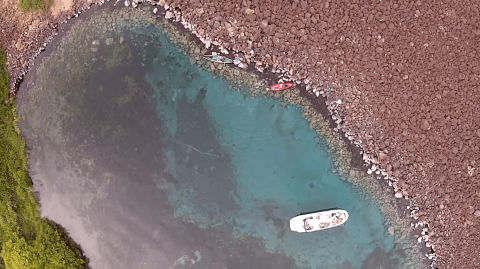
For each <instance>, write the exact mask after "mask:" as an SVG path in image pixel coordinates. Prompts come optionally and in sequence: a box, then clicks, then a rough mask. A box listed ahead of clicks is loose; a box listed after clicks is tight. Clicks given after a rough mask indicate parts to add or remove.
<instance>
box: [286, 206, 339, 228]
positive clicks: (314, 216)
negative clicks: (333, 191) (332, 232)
mask: <svg viewBox="0 0 480 269" xmlns="http://www.w3.org/2000/svg"><path fill="white" fill-rule="evenodd" d="M347 219H348V212H347V211H345V210H342V209H334V210H328V211H321V212H314V213H308V214H303V215H299V216H296V217H294V218H292V219H291V220H290V230H292V231H294V232H299V233H311V232H315V231H320V230H325V229H328V228H333V227H337V226H340V225H342V224H344V223H345V222H346V221H347Z"/></svg>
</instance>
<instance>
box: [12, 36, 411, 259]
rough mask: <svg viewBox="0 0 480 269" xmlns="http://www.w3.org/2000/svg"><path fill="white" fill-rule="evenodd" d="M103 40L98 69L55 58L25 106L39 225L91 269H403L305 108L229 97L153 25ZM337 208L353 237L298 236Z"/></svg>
mask: <svg viewBox="0 0 480 269" xmlns="http://www.w3.org/2000/svg"><path fill="white" fill-rule="evenodd" d="M96 38H97V39H98V40H99V43H98V44H97V43H96V42H95V43H94V44H93V43H92V44H93V45H92V48H95V49H92V50H90V51H89V52H88V53H92V57H90V58H91V59H90V58H88V59H87V60H86V61H87V62H88V69H86V70H83V71H82V72H80V71H78V70H77V69H73V68H74V67H72V66H75V61H77V62H78V61H81V60H79V59H80V57H79V56H78V54H80V53H85V51H70V52H68V53H65V52H64V53H60V52H57V51H54V52H52V54H51V55H50V57H49V58H48V59H46V60H45V63H44V64H43V67H42V68H41V69H39V70H38V73H35V75H34V76H30V77H27V79H26V81H25V83H24V84H23V85H22V88H21V90H20V93H19V97H18V114H19V117H20V118H21V120H20V123H19V126H20V129H21V131H22V134H23V135H24V136H25V138H26V139H27V141H28V144H29V147H30V160H29V162H30V167H31V171H32V179H33V181H34V184H35V189H36V190H37V191H38V192H39V194H40V202H41V205H42V215H43V216H45V217H48V218H50V219H52V220H53V221H55V222H57V223H59V224H60V225H62V226H64V227H66V229H67V231H68V232H69V233H70V234H71V236H72V238H73V239H74V240H76V241H77V242H78V243H79V244H80V245H81V246H82V247H83V249H84V251H85V253H86V255H87V256H88V257H89V258H90V260H91V266H92V268H94V269H97V268H102V269H108V268H131V269H133V268H211V269H214V268H249V269H253V268H315V269H316V268H403V267H402V266H403V265H402V260H401V259H402V258H401V257H402V255H401V254H402V253H401V251H399V250H398V249H396V248H395V245H394V243H393V242H394V240H393V239H394V238H393V236H391V235H390V234H389V233H388V232H387V228H388V227H385V226H384V225H383V217H382V215H381V213H380V211H379V209H378V208H377V207H376V206H375V205H374V204H373V203H372V202H370V201H368V200H365V199H364V198H363V196H362V195H359V194H358V193H357V192H356V191H355V190H354V189H353V188H352V186H351V185H349V184H347V183H345V182H343V181H342V180H341V179H340V178H339V177H338V176H337V175H336V174H334V173H331V172H330V168H331V164H332V160H331V159H330V156H329V155H328V154H327V146H326V145H325V144H324V143H322V142H320V143H319V142H318V141H317V140H318V137H317V133H316V132H315V131H312V130H310V129H309V125H308V122H307V121H306V120H305V119H304V118H302V113H301V110H300V108H298V107H294V106H285V105H282V103H280V102H279V101H276V100H272V99H268V98H266V97H256V98H253V97H250V96H246V95H244V94H242V93H240V92H238V91H234V90H232V89H231V87H229V84H228V83H227V82H226V81H224V80H222V79H221V78H218V77H212V76H211V75H210V74H209V73H208V72H207V71H201V70H199V69H198V66H196V65H195V64H192V63H191V61H190V59H188V58H187V57H186V56H185V55H183V54H182V53H180V52H179V51H178V50H177V49H176V48H175V47H174V46H173V45H172V43H171V42H170V41H169V40H168V38H167V37H166V35H164V34H163V33H161V32H160V31H159V30H157V29H156V28H153V27H147V28H138V29H135V31H126V32H124V33H122V34H121V35H117V34H114V33H112V34H111V35H109V36H106V37H96ZM106 38H112V40H113V42H110V41H111V40H109V41H107V43H106V42H105V41H106ZM89 42H90V41H89ZM90 43H91V42H90ZM90 43H89V44H90ZM81 59H83V58H81ZM93 59H94V60H93ZM89 61H91V62H89ZM34 79H35V80H34ZM330 208H341V209H344V210H347V211H348V212H349V214H350V218H349V220H348V221H347V222H346V224H345V225H344V226H342V227H338V228H334V229H328V230H324V231H321V232H315V233H308V234H305V233H302V234H301V233H296V232H292V231H290V229H289V220H290V218H292V217H294V216H296V215H298V214H301V213H305V212H311V211H318V210H325V209H330ZM372 266H374V267H372Z"/></svg>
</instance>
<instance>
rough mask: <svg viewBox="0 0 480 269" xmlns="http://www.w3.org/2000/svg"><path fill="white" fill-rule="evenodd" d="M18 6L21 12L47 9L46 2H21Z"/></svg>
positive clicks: (36, 0) (27, 0)
mask: <svg viewBox="0 0 480 269" xmlns="http://www.w3.org/2000/svg"><path fill="white" fill-rule="evenodd" d="M18 6H19V7H20V9H21V10H30V9H45V8H46V7H47V4H46V3H45V1H44V0H20V1H19V2H18Z"/></svg>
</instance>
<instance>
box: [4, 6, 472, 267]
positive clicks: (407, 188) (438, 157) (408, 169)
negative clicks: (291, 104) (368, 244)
mask: <svg viewBox="0 0 480 269" xmlns="http://www.w3.org/2000/svg"><path fill="white" fill-rule="evenodd" d="M134 3H137V2H134ZM89 4H91V3H88V2H81V1H80V2H76V3H75V5H74V9H73V10H71V11H69V12H70V13H68V12H66V13H63V14H61V16H59V17H57V18H52V17H48V16H46V17H45V18H44V21H42V22H41V23H39V25H44V26H42V27H43V28H41V29H42V30H38V31H36V32H35V31H33V30H30V31H27V32H28V33H25V32H21V31H20V30H19V29H18V27H17V28H15V26H12V25H9V26H11V27H9V28H4V26H2V30H4V29H15V30H11V31H10V32H9V31H5V30H4V31H2V36H1V39H0V42H1V44H2V46H3V47H4V48H5V50H6V51H7V54H8V60H9V62H8V71H9V73H10V74H12V76H13V77H15V78H18V80H17V83H18V82H19V81H21V79H20V77H21V75H22V74H23V73H24V70H25V68H26V67H28V63H27V64H25V59H29V58H32V57H31V56H34V55H36V54H38V52H39V49H38V48H40V47H42V46H44V45H45V44H44V42H45V38H46V39H48V37H49V36H51V35H52V34H53V33H54V31H55V27H56V25H57V24H58V23H59V22H61V21H63V20H65V19H60V18H62V16H63V18H65V16H72V15H73V14H75V13H74V10H81V9H84V8H86V7H88V6H89ZM120 4H123V3H120ZM127 4H128V5H131V4H132V2H130V1H126V2H125V5H127ZM152 4H154V5H160V6H163V7H165V8H166V12H165V17H167V18H170V19H172V20H177V21H178V22H179V23H180V22H181V23H183V24H184V25H185V26H186V28H187V29H190V30H191V31H192V32H193V33H196V35H197V36H198V37H199V38H200V39H201V40H202V41H203V42H204V43H205V44H206V46H207V47H210V45H211V44H213V45H218V46H219V49H220V50H221V51H222V50H223V51H224V52H225V48H233V50H235V51H238V52H243V53H245V56H244V58H245V63H254V65H252V64H251V65H250V67H252V66H256V67H257V69H258V70H259V72H260V71H262V70H265V69H267V68H270V69H269V70H272V68H273V69H274V71H277V72H280V70H283V71H284V72H285V73H286V75H288V77H289V78H292V79H293V80H295V81H296V82H297V83H299V82H300V83H305V84H306V85H307V86H306V88H305V91H304V92H302V94H305V96H306V97H307V98H308V99H309V100H310V102H312V103H315V102H318V103H322V102H325V100H326V103H327V105H329V107H330V108H331V109H330V113H333V117H332V119H333V120H334V121H335V124H338V125H337V126H335V127H334V128H336V129H337V130H341V131H343V132H344V133H345V134H346V139H348V140H349V141H350V140H351V141H355V143H356V144H358V145H360V146H361V148H362V159H363V160H364V161H366V162H368V163H370V164H371V166H370V167H369V168H368V170H367V172H368V173H373V174H377V175H378V176H380V175H384V176H385V177H386V178H388V179H389V180H392V181H391V184H392V185H393V187H394V190H395V192H396V194H395V196H396V197H397V198H401V197H407V198H408V199H409V201H412V199H413V200H414V201H415V202H414V203H412V204H411V205H410V206H412V207H413V206H418V209H417V210H414V211H413V214H412V216H413V217H414V218H415V219H419V220H421V222H422V223H428V224H429V230H428V231H426V230H425V231H423V234H424V236H423V237H422V238H421V239H420V241H421V240H425V241H428V242H427V246H435V254H436V258H437V263H436V264H435V265H436V266H437V267H438V268H476V267H478V266H480V260H479V258H478V257H475V256H472V255H471V254H470V250H471V249H475V248H476V247H477V246H478V245H479V244H480V243H478V242H477V240H476V236H478V230H479V229H480V224H479V223H480V221H479V220H480V207H479V206H480V188H479V187H480V186H479V185H480V182H479V180H478V178H479V174H478V171H477V170H478V169H477V166H478V162H479V161H480V160H478V157H477V156H476V154H475V153H476V152H479V145H480V143H479V142H480V122H479V120H478V119H480V115H479V114H480V113H479V112H478V110H476V109H475V107H474V106H475V104H477V103H478V101H479V99H480V95H479V94H480V92H479V90H478V89H479V73H480V69H479V68H480V67H479V66H478V63H479V61H478V58H479V55H478V51H476V48H475V44H476V42H477V43H478V41H479V39H480V29H477V28H476V27H477V25H479V24H478V19H477V18H478V17H479V16H478V15H479V14H478V13H479V9H478V3H474V2H472V3H469V2H467V1H465V3H464V4H462V5H458V4H456V3H452V4H449V3H442V4H438V3H422V2H420V1H414V2H408V3H401V4H396V3H390V2H385V1H381V2H371V3H353V2H352V3H339V2H323V3H316V2H315V3H313V2H311V3H310V2H308V1H293V2H289V1H275V2H272V3H270V4H269V5H265V4H260V3H259V1H243V2H238V3H235V2H228V3H224V4H221V3H219V2H218V1H213V0H210V1H175V2H168V1H167V2H165V1H163V0H161V1H158V2H153V3H152ZM220 6H222V8H221V9H220V8H219V7H220ZM159 9H162V8H160V7H159ZM162 10H163V9H162ZM158 11H159V10H158V9H157V12H158ZM162 13H163V12H162ZM286 14H288V15H286ZM162 15H163V14H162ZM7 21H8V20H6V19H5V16H3V15H0V22H2V25H7V24H4V22H7ZM27 35H28V39H29V40H32V41H31V43H30V44H29V45H28V46H26V47H23V48H22V46H17V44H18V39H19V37H21V38H20V40H22V38H25V37H26V36H27ZM20 44H21V42H20ZM19 47H20V48H21V50H20V49H18V48H19ZM252 52H253V53H252ZM28 55H30V56H29V57H27V56H28ZM22 59H23V60H22ZM30 63H32V61H30ZM245 67H247V65H245ZM323 98H325V99H323ZM339 100H340V102H339ZM330 124H331V125H332V126H333V122H330ZM353 159H358V158H353ZM414 209H416V208H414ZM432 257H433V256H432ZM432 257H429V258H432Z"/></svg>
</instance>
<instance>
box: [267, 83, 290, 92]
mask: <svg viewBox="0 0 480 269" xmlns="http://www.w3.org/2000/svg"><path fill="white" fill-rule="evenodd" d="M292 86H293V83H278V84H275V85H272V86H270V87H268V88H265V90H266V91H273V92H276V91H283V90H285V89H288V88H290V87H292Z"/></svg>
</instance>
